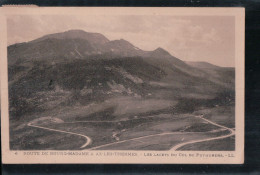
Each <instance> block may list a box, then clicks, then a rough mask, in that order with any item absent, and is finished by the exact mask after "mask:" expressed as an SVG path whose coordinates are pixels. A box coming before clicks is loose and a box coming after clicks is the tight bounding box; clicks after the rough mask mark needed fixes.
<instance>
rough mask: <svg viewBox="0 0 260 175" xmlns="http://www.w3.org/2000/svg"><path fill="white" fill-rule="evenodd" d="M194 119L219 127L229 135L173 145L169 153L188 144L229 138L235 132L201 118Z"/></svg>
mask: <svg viewBox="0 0 260 175" xmlns="http://www.w3.org/2000/svg"><path fill="white" fill-rule="evenodd" d="M196 117H198V118H201V119H202V120H205V121H206V122H208V123H210V124H212V125H215V126H217V127H220V128H222V129H226V130H228V131H229V134H227V135H223V136H217V137H213V138H208V139H201V140H192V141H188V142H184V143H180V144H178V145H175V146H174V147H172V148H171V149H170V150H171V151H176V150H178V149H179V148H181V147H183V146H185V145H189V144H193V143H199V142H206V141H211V140H218V139H224V138H228V137H231V136H233V135H235V131H234V130H233V129H231V128H228V127H225V126H223V125H219V124H217V123H215V122H212V121H210V120H208V119H205V118H203V116H196Z"/></svg>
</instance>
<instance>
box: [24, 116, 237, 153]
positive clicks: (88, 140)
mask: <svg viewBox="0 0 260 175" xmlns="http://www.w3.org/2000/svg"><path fill="white" fill-rule="evenodd" d="M195 117H197V118H200V119H202V120H204V121H205V122H207V123H210V124H212V125H214V126H217V127H219V128H220V130H228V131H229V134H227V135H223V136H216V137H213V138H207V139H200V140H191V141H187V142H184V143H180V144H177V145H175V146H173V147H172V148H170V150H171V151H176V150H178V149H180V148H181V147H183V146H185V145H189V144H193V143H199V142H205V141H211V140H218V139H224V138H228V137H231V136H233V135H235V131H234V129H231V128H228V127H225V126H223V125H219V124H217V123H215V122H212V121H210V120H208V119H205V118H203V116H195ZM81 122H89V123H96V122H100V123H102V122H115V121H81ZM116 122H118V121H116ZM64 123H79V122H64ZM27 125H28V126H30V127H34V128H40V129H45V130H48V131H55V132H60V133H66V134H72V135H77V136H81V137H84V138H85V139H86V142H85V143H84V144H83V145H82V146H81V147H80V148H85V147H86V146H88V145H90V144H91V143H92V140H91V138H90V137H88V136H87V135H83V134H78V133H74V132H68V131H62V130H57V129H51V128H47V127H43V126H37V125H35V124H32V122H30V123H28V124H27ZM216 131H217V130H216ZM208 132H211V131H208ZM187 133H201V132H164V133H160V134H152V135H147V136H142V137H137V138H132V139H127V140H122V141H117V142H113V143H108V144H104V145H99V146H96V147H92V148H89V149H88V150H96V149H99V148H103V147H107V146H111V145H116V144H120V143H124V142H128V141H138V140H140V139H144V138H149V137H153V136H163V135H172V134H187Z"/></svg>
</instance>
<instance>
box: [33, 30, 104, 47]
mask: <svg viewBox="0 0 260 175" xmlns="http://www.w3.org/2000/svg"><path fill="white" fill-rule="evenodd" d="M49 38H51V39H52V38H54V39H84V40H87V41H88V42H89V43H92V44H104V43H106V42H109V40H108V39H107V38H106V37H105V36H104V35H102V34H100V33H90V32H86V31H84V30H79V29H73V30H68V31H65V32H61V33H54V34H49V35H45V36H43V37H41V38H39V39H36V40H34V41H33V42H38V41H43V40H45V39H49Z"/></svg>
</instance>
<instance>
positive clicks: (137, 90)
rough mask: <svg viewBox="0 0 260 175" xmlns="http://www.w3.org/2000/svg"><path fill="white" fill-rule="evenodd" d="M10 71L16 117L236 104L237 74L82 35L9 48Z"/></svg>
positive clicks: (159, 50) (73, 32)
mask: <svg viewBox="0 0 260 175" xmlns="http://www.w3.org/2000/svg"><path fill="white" fill-rule="evenodd" d="M8 65H9V66H8V69H9V88H10V89H9V92H10V94H9V96H10V105H11V108H10V109H11V111H13V115H14V116H16V115H24V114H27V113H30V112H33V111H39V110H47V109H48V108H55V106H61V105H66V104H70V105H74V104H76V103H80V104H81V105H85V104H88V103H89V102H90V101H102V100H104V99H106V98H111V97H112V96H140V97H141V98H156V99H158V98H163V99H172V100H178V99H180V98H193V99H205V98H207V99H212V98H217V97H218V96H219V94H222V95H223V93H224V94H225V96H227V97H228V98H229V99H233V98H234V81H235V79H234V77H235V76H234V75H235V70H234V68H222V67H218V66H215V65H211V64H209V63H204V62H203V63H201V62H184V61H181V60H180V59H178V58H176V57H174V56H172V55H171V54H169V52H167V51H166V50H164V49H162V48H160V47H159V48H157V49H155V50H153V51H144V50H141V49H140V48H138V47H135V46H134V45H133V44H131V43H130V42H128V41H126V40H123V39H120V40H113V41H110V40H108V39H107V38H106V37H105V36H104V35H102V34H99V33H89V32H85V31H82V30H70V31H66V32H63V33H55V34H50V35H45V36H43V37H41V38H38V39H36V40H33V41H30V42H26V43H18V44H14V45H11V46H8ZM50 94H52V95H51V96H52V98H48V99H47V96H50ZM65 94H67V95H65ZM50 102H52V103H50ZM51 104H53V105H51Z"/></svg>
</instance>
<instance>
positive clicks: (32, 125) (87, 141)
mask: <svg viewBox="0 0 260 175" xmlns="http://www.w3.org/2000/svg"><path fill="white" fill-rule="evenodd" d="M27 126H30V127H34V128H40V129H45V130H48V131H55V132H60V133H66V134H72V135H77V136H81V137H84V138H85V139H86V142H85V143H84V144H83V145H82V146H81V147H80V148H85V147H86V146H88V145H89V144H91V142H92V140H91V138H90V137H88V136H86V135H83V134H78V133H74V132H68V131H62V130H57V129H51V128H46V127H42V126H37V125H34V124H32V123H28V124H27Z"/></svg>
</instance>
